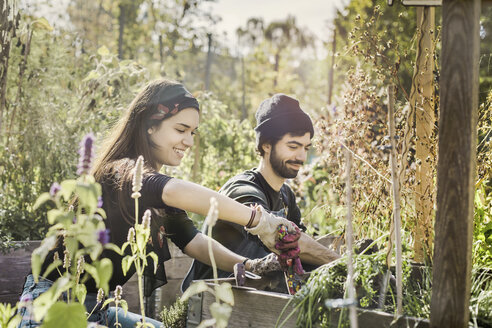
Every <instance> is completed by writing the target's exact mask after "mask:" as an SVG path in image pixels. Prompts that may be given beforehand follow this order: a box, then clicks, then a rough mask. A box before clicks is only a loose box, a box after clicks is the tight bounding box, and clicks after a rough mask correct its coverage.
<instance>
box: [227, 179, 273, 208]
mask: <svg viewBox="0 0 492 328" xmlns="http://www.w3.org/2000/svg"><path fill="white" fill-rule="evenodd" d="M221 193H223V194H224V195H226V196H228V197H230V198H232V199H234V200H235V201H238V202H239V203H241V204H244V205H261V206H262V207H263V208H265V209H266V210H270V208H269V207H268V202H267V200H266V196H265V193H264V192H263V191H261V190H260V189H259V188H258V187H257V186H256V185H254V184H252V183H245V184H237V185H233V186H231V187H230V188H228V190H227V191H226V192H221Z"/></svg>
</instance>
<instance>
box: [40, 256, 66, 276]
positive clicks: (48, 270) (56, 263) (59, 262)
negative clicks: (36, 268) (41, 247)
mask: <svg viewBox="0 0 492 328" xmlns="http://www.w3.org/2000/svg"><path fill="white" fill-rule="evenodd" d="M62 264H63V262H62V260H60V259H58V260H56V261H53V262H51V264H50V265H48V267H47V268H46V271H44V272H43V277H46V276H47V275H49V274H50V273H51V271H53V270H55V269H56V268H57V267H59V266H60V265H62Z"/></svg>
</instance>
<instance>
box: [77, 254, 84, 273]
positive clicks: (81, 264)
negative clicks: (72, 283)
mask: <svg viewBox="0 0 492 328" xmlns="http://www.w3.org/2000/svg"><path fill="white" fill-rule="evenodd" d="M84 263H85V259H84V257H83V256H81V257H79V259H78V260H77V273H78V274H82V273H84Z"/></svg>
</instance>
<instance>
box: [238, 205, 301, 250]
mask: <svg viewBox="0 0 492 328" xmlns="http://www.w3.org/2000/svg"><path fill="white" fill-rule="evenodd" d="M256 211H257V212H259V213H261V217H260V222H258V224H257V225H256V226H255V227H253V228H244V229H246V231H248V232H249V233H251V234H253V235H256V236H258V237H259V238H260V240H261V241H262V242H263V244H264V245H265V246H266V247H267V248H268V249H269V250H271V251H272V252H275V253H278V250H277V249H276V248H275V243H276V242H277V240H276V239H277V227H278V226H279V225H281V224H283V225H285V226H286V227H287V229H288V231H290V232H295V231H296V228H297V226H296V225H295V224H294V223H293V222H291V221H289V220H287V219H284V218H281V217H279V216H276V215H273V214H271V213H268V212H267V211H266V210H265V209H264V208H263V207H261V206H258V207H257V208H256Z"/></svg>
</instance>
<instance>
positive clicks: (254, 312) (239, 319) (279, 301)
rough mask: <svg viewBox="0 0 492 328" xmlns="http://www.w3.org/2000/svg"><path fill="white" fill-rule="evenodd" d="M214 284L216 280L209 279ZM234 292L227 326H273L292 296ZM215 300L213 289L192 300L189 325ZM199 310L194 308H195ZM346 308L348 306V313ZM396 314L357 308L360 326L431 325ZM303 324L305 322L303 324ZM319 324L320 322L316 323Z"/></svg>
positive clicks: (287, 327) (334, 322)
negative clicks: (193, 308) (197, 307)
mask: <svg viewBox="0 0 492 328" xmlns="http://www.w3.org/2000/svg"><path fill="white" fill-rule="evenodd" d="M208 284H209V285H210V286H211V287H213V284H211V283H208ZM233 294H234V307H233V308H232V313H231V317H230V319H229V324H228V328H244V327H255V328H271V327H275V324H276V323H277V319H278V317H279V316H280V314H281V313H282V311H283V310H284V307H285V306H286V304H287V303H288V302H289V300H290V299H291V296H290V295H287V294H280V293H273V292H264V291H257V290H247V289H239V288H233ZM213 302H215V297H214V296H213V295H212V294H210V293H203V294H202V295H201V303H200V302H198V303H197V304H192V305H191V307H195V306H201V318H200V317H197V316H196V315H195V314H193V315H190V313H189V315H188V318H189V319H188V327H190V328H191V327H196V326H197V325H198V323H199V322H200V320H205V319H209V318H211V314H210V310H209V307H210V304H212V303H213ZM294 310H295V308H294V306H293V305H289V306H288V307H287V308H286V310H285V311H284V313H283V314H282V318H281V320H279V322H282V321H283V319H285V318H286V317H287V316H288V315H289V314H290V313H291V312H292V311H294ZM196 311H197V310H196V309H195V310H194V312H196ZM346 311H347V310H345V313H346ZM297 313H298V311H295V312H294V314H293V315H292V316H291V317H290V318H289V319H288V320H287V321H286V323H285V324H284V325H283V326H282V327H283V328H294V327H296V320H297ZM339 316H340V310H339V309H337V310H332V312H331V316H330V327H338V323H339ZM394 320H395V317H394V315H393V314H390V313H385V312H380V311H372V310H363V309H357V321H358V323H359V327H361V328H390V327H391V328H410V327H412V328H428V327H429V321H428V320H424V319H418V318H412V317H399V318H398V320H396V321H394ZM342 321H343V324H344V326H347V325H348V324H349V322H348V318H347V316H346V315H345V316H344V320H342ZM301 326H302V324H301ZM314 326H315V327H319V324H316V325H314Z"/></svg>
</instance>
